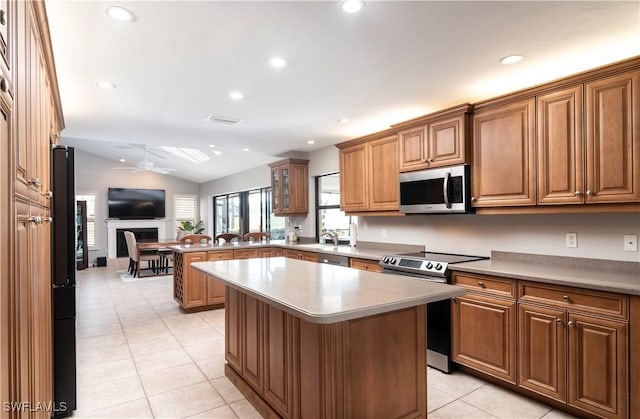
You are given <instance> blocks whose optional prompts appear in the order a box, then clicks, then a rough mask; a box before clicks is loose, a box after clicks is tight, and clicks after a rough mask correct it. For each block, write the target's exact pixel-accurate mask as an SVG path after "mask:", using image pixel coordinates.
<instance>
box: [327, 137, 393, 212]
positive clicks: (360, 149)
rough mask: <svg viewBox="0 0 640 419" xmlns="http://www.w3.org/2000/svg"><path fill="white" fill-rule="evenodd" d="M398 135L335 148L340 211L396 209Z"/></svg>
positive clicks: (353, 142)
mask: <svg viewBox="0 0 640 419" xmlns="http://www.w3.org/2000/svg"><path fill="white" fill-rule="evenodd" d="M397 142H398V141H397V136H396V135H395V133H393V132H392V131H391V130H387V131H384V132H382V133H376V134H372V135H368V136H366V137H362V138H358V139H355V140H351V141H348V142H346V143H341V144H338V145H336V147H338V148H339V149H340V209H342V210H343V211H345V212H350V213H357V212H366V213H369V212H371V213H374V214H371V215H375V213H376V212H392V211H397V210H398V163H397V153H398V152H397V147H398V146H397Z"/></svg>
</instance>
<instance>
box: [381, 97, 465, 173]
mask: <svg viewBox="0 0 640 419" xmlns="http://www.w3.org/2000/svg"><path fill="white" fill-rule="evenodd" d="M470 112H471V105H469V104H465V105H461V106H456V107H454V108H449V109H445V110H443V111H441V112H437V113H433V114H429V115H426V116H422V117H420V118H416V119H413V120H410V121H407V122H403V123H401V124H396V125H393V128H394V129H395V130H397V131H398V144H399V153H398V164H399V171H401V172H409V171H413V170H422V169H428V168H432V167H442V166H451V165H456V164H464V163H468V161H469V147H468V136H469V129H468V127H469V113H470Z"/></svg>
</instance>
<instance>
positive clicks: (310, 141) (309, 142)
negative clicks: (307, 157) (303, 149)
mask: <svg viewBox="0 0 640 419" xmlns="http://www.w3.org/2000/svg"><path fill="white" fill-rule="evenodd" d="M315 143H316V142H315V141H313V140H309V141H307V144H315Z"/></svg>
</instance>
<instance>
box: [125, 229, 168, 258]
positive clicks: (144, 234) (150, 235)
mask: <svg viewBox="0 0 640 419" xmlns="http://www.w3.org/2000/svg"><path fill="white" fill-rule="evenodd" d="M125 231H130V232H132V233H133V235H134V236H136V240H137V241H139V242H141V241H158V229H157V228H117V229H116V257H119V258H121V257H127V256H129V251H128V249H127V241H126V240H125V238H124V232H125Z"/></svg>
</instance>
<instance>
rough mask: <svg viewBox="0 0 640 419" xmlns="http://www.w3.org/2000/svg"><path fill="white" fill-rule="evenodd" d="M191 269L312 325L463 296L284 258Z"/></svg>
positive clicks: (450, 289)
mask: <svg viewBox="0 0 640 419" xmlns="http://www.w3.org/2000/svg"><path fill="white" fill-rule="evenodd" d="M191 266H192V267H193V268H194V269H197V270H199V271H201V272H203V273H205V274H207V275H209V276H213V277H215V278H216V279H218V280H220V281H221V282H223V283H224V284H225V285H228V286H230V287H232V288H235V289H237V290H239V291H242V292H245V293H247V294H250V295H252V296H254V297H256V298H258V299H260V300H262V301H265V302H267V303H269V304H271V305H274V306H276V307H278V308H280V309H282V310H284V311H286V312H288V313H290V314H293V315H294V316H297V317H300V318H302V319H304V320H306V321H309V322H311V323H319V324H327V323H336V322H341V321H345V320H352V319H358V318H363V317H367V316H371V315H375V314H381V313H387V312H391V311H395V310H400V309H403V308H408V307H414V306H417V305H421V304H426V303H430V302H434V301H440V300H446V299H450V298H453V297H457V296H460V295H463V294H464V293H465V290H464V289H463V288H461V287H457V286H453V285H447V284H440V283H436V282H430V281H425V280H421V279H416V278H411V277H407V276H401V275H392V274H381V273H376V272H368V271H361V270H358V269H351V268H346V267H341V266H335V265H328V264H322V263H314V262H307V261H301V260H295V259H287V258H284V257H276V258H260V259H243V260H239V259H233V260H225V261H214V262H196V263H192V264H191Z"/></svg>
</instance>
